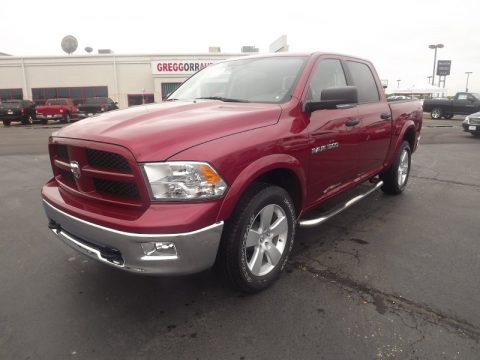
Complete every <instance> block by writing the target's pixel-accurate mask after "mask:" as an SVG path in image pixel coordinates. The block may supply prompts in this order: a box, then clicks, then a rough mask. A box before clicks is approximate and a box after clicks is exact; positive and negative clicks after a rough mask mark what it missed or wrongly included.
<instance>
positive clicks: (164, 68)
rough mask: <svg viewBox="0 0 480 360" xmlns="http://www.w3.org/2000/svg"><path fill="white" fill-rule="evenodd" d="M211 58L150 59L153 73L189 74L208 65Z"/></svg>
mask: <svg viewBox="0 0 480 360" xmlns="http://www.w3.org/2000/svg"><path fill="white" fill-rule="evenodd" d="M213 63H214V61H212V60H159V61H152V74H153V75H191V74H193V73H196V72H197V71H199V70H202V69H203V68H206V67H207V66H208V65H210V64H213Z"/></svg>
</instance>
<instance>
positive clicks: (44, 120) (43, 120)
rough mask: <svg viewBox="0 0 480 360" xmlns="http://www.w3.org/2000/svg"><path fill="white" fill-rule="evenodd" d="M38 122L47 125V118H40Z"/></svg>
mask: <svg viewBox="0 0 480 360" xmlns="http://www.w3.org/2000/svg"><path fill="white" fill-rule="evenodd" d="M40 122H41V123H42V124H43V125H48V120H47V119H42V120H40Z"/></svg>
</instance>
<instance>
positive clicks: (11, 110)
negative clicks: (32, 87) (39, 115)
mask: <svg viewBox="0 0 480 360" xmlns="http://www.w3.org/2000/svg"><path fill="white" fill-rule="evenodd" d="M0 120H2V121H3V125H5V126H9V125H10V124H11V122H12V121H21V122H22V124H24V125H28V124H33V121H34V120H36V115H35V103H34V102H32V101H30V100H4V101H2V102H0Z"/></svg>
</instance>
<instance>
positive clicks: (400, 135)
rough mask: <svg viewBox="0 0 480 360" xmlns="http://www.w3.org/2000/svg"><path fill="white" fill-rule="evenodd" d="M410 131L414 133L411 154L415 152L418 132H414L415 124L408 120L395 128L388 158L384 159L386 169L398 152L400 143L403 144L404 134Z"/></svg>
mask: <svg viewBox="0 0 480 360" xmlns="http://www.w3.org/2000/svg"><path fill="white" fill-rule="evenodd" d="M410 129H413V131H414V136H415V137H414V147H413V148H412V149H411V151H412V153H413V152H414V151H415V150H416V143H417V141H416V140H417V137H418V132H417V130H416V127H415V122H414V121H413V120H408V121H406V122H405V123H404V124H403V126H402V127H401V128H400V127H398V128H396V129H395V133H394V135H393V139H392V143H391V146H390V151H389V153H388V156H387V158H386V161H385V165H386V166H387V167H388V166H390V165H391V164H392V163H393V161H394V159H395V156H396V154H397V152H398V149H399V148H400V146H401V145H402V142H403V139H404V137H405V134H406V133H407V131H410Z"/></svg>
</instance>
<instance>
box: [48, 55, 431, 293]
mask: <svg viewBox="0 0 480 360" xmlns="http://www.w3.org/2000/svg"><path fill="white" fill-rule="evenodd" d="M421 125H422V106H421V105H420V103H419V102H417V101H403V102H398V103H390V104H389V103H387V101H386V99H385V95H384V93H383V90H382V85H381V83H380V80H379V78H378V76H377V74H376V72H375V69H374V67H373V66H372V64H371V63H370V62H369V61H366V60H363V59H359V58H354V57H350V56H344V55H337V54H326V53H314V54H282V55H264V56H254V57H246V58H241V59H235V60H228V61H224V62H220V63H217V64H215V65H210V66H209V67H207V68H205V69H203V70H201V71H199V72H198V73H196V74H195V75H194V76H192V77H191V78H190V79H189V80H187V81H186V82H185V83H184V84H183V85H182V86H181V87H180V88H178V89H177V90H176V91H175V92H174V93H173V94H172V95H170V97H169V98H168V100H167V101H166V102H164V103H161V104H155V105H148V106H138V107H134V108H130V109H126V110H122V111H115V112H112V113H106V114H102V115H100V116H98V117H96V118H92V119H87V120H85V121H82V122H81V123H77V124H73V125H71V126H68V127H65V128H63V129H61V130H60V131H58V132H56V133H54V134H53V136H52V137H51V138H50V143H49V151H50V157H51V164H52V168H53V173H54V177H53V178H52V179H51V180H50V181H48V182H47V184H46V185H45V186H44V187H43V189H42V195H43V205H44V209H45V212H46V214H47V217H48V219H49V227H50V229H51V230H52V232H53V233H54V234H55V235H57V236H58V237H59V238H60V239H61V240H63V242H65V243H66V244H68V245H70V246H71V247H73V248H75V249H77V250H78V251H80V252H82V253H83V254H85V255H87V256H90V257H92V258H94V259H96V260H98V261H100V262H103V263H105V264H109V265H111V266H114V267H116V268H119V269H123V270H127V271H130V272H135V273H139V274H189V273H194V272H198V271H202V270H204V269H207V268H209V267H212V266H214V265H215V267H216V268H218V269H220V270H221V272H220V273H222V274H223V275H224V276H226V278H227V279H228V280H229V281H230V283H231V284H233V285H234V286H235V287H236V288H238V289H240V290H242V291H245V292H255V291H260V290H262V289H264V288H266V287H268V286H269V285H271V284H272V283H273V282H274V281H275V280H276V279H277V278H278V276H279V274H280V273H281V271H282V269H283V268H284V266H285V263H286V261H287V259H288V256H289V253H290V251H291V249H292V246H293V243H294V238H295V230H296V227H297V225H300V226H314V225H317V224H320V223H322V222H323V221H325V220H326V219H328V218H330V217H331V216H333V215H335V214H337V213H339V212H341V211H342V210H343V209H345V208H347V207H349V206H351V205H352V204H354V203H355V202H357V201H358V200H360V199H361V198H363V197H365V196H366V195H367V194H369V193H370V192H372V191H373V190H375V189H377V188H382V190H383V191H384V192H385V193H388V194H399V193H401V192H402V191H403V190H404V188H405V186H406V185H407V181H408V176H409V172H410V159H411V154H412V153H413V152H414V151H415V150H416V148H417V143H418V140H419V138H420V130H421ZM360 183H364V184H363V185H361V187H363V186H365V184H368V185H369V186H368V189H367V190H365V191H363V190H362V193H360V194H357V195H355V197H353V198H349V199H347V200H345V199H343V201H341V202H339V203H337V204H336V205H335V206H334V207H332V208H330V209H326V210H325V212H324V213H322V214H320V216H317V217H315V218H311V216H309V210H311V209H314V208H316V207H317V206H318V205H320V204H323V205H325V204H326V200H329V201H330V200H332V199H337V198H340V197H338V195H340V194H342V197H345V194H347V190H349V191H352V190H351V189H352V188H354V187H355V188H358V187H357V186H356V185H358V184H360Z"/></svg>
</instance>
